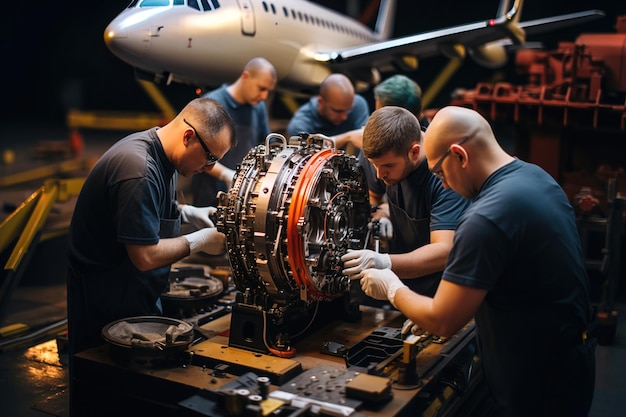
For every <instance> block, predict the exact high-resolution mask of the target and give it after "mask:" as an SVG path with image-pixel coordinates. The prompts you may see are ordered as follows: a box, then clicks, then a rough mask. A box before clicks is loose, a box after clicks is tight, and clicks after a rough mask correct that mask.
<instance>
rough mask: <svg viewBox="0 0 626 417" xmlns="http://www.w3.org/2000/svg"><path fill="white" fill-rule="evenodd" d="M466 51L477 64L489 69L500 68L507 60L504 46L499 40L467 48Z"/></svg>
mask: <svg viewBox="0 0 626 417" xmlns="http://www.w3.org/2000/svg"><path fill="white" fill-rule="evenodd" d="M468 52H469V56H471V57H472V59H473V60H474V61H475V62H476V63H477V64H479V65H482V66H484V67H485V68H489V69H496V68H502V67H504V66H505V65H506V63H507V61H508V54H507V51H506V48H505V47H504V46H503V45H502V44H500V43H499V42H491V43H486V44H484V45H481V46H478V47H476V48H468Z"/></svg>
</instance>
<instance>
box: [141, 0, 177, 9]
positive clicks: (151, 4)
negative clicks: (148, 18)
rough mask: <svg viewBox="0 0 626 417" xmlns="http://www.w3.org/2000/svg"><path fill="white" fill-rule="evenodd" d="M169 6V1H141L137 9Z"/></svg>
mask: <svg viewBox="0 0 626 417" xmlns="http://www.w3.org/2000/svg"><path fill="white" fill-rule="evenodd" d="M169 5H170V0H143V1H142V2H141V5H140V6H139V7H163V6H169Z"/></svg>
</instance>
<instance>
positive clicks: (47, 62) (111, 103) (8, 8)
mask: <svg viewBox="0 0 626 417" xmlns="http://www.w3.org/2000/svg"><path fill="white" fill-rule="evenodd" d="M372 1H374V0H372ZM316 2H317V3H320V4H323V5H324V6H327V7H329V8H332V9H336V10H339V11H342V12H344V13H346V14H353V15H355V16H356V17H358V16H360V14H361V13H362V12H363V11H364V10H365V9H366V7H367V6H368V5H369V3H370V1H350V0H347V1H333V0H320V1H316ZM498 3H499V2H498V0H492V1H473V2H469V1H465V2H459V1H457V0H438V1H435V2H426V1H420V2H414V1H406V0H403V1H400V2H399V5H398V9H397V13H396V24H395V36H403V35H408V34H412V33H418V32H423V31H428V30H433V29H437V28H441V27H446V26H452V25H458V24H463V23H470V22H475V21H480V20H484V19H487V18H491V17H494V16H495V13H496V10H497V8H498ZM128 4H129V1H128V0H109V1H106V2H85V1H76V0H67V1H55V2H49V1H45V0H37V1H34V2H9V3H7V4H6V5H5V6H4V7H5V10H4V12H3V13H2V14H1V15H0V51H1V54H2V55H1V56H2V61H3V64H2V65H1V68H2V73H0V74H1V80H2V92H1V93H0V97H1V99H0V106H1V108H0V109H1V112H0V121H5V122H7V121H10V122H16V121H17V122H20V121H24V122H26V123H35V122H38V121H42V122H52V123H60V124H63V123H64V122H65V117H66V113H67V110H68V109H69V108H76V109H80V110H85V111H89V110H116V111H125V110H128V111H154V110H157V109H156V108H155V105H154V104H153V103H152V102H151V101H150V99H149V97H148V96H147V95H146V94H145V92H144V91H143V90H142V89H141V88H140V86H139V85H138V84H137V82H136V81H135V80H134V75H133V69H132V68H131V67H130V66H128V65H127V64H125V63H124V62H122V61H120V60H119V59H118V58H116V57H115V56H113V55H112V54H111V53H110V52H109V51H108V49H107V48H106V46H105V44H104V41H103V33H104V29H105V27H106V25H107V24H108V22H109V21H110V20H112V19H113V18H114V17H115V16H116V15H117V14H118V13H119V12H120V11H122V10H123V9H124V8H125V7H126V6H127V5H128ZM588 9H600V10H603V11H604V12H605V13H606V17H605V18H603V19H601V20H598V21H595V22H592V23H587V24H585V25H580V26H577V27H573V28H569V29H566V30H560V31H558V32H553V33H549V34H547V35H544V36H542V38H541V39H532V38H529V39H528V40H541V41H543V42H544V44H545V46H546V49H553V48H554V47H556V45H557V43H558V42H559V41H573V40H575V39H576V37H577V36H578V35H579V34H580V33H583V32H585V33H588V32H599V33H603V32H605V33H614V31H615V30H614V25H615V18H616V16H618V15H621V14H626V1H624V0H618V1H615V0H602V1H600V0H597V1H591V0H587V1H583V0H575V1H569V2H560V1H559V2H557V1H545V0H526V1H525V4H524V7H523V11H522V20H529V19H536V18H540V17H546V16H552V15H557V14H563V13H571V12H576V11H582V10H588ZM372 24H373V22H372ZM445 63H446V60H445V59H444V58H431V59H427V60H423V61H421V62H420V68H419V69H418V70H416V71H413V72H411V73H409V74H407V75H409V76H411V77H412V78H414V79H415V80H416V81H418V82H419V83H420V84H421V85H422V87H423V88H427V87H428V85H429V82H430V81H432V80H433V79H434V77H435V76H436V75H437V72H438V71H440V70H441V69H442V68H443V66H444V65H445ZM513 75H514V74H513V71H512V69H511V68H510V66H508V67H505V68H504V69H502V70H498V71H493V70H486V69H484V68H480V67H478V66H477V65H475V64H474V63H473V62H471V60H470V59H467V60H466V62H465V63H464V64H463V67H462V68H461V69H460V70H459V71H458V72H457V73H456V75H455V76H454V77H453V78H452V79H451V80H450V82H449V83H448V84H447V85H446V88H445V89H444V91H442V93H441V94H440V95H439V96H438V97H437V100H436V102H435V103H433V104H432V105H433V106H439V105H445V104H446V103H447V101H448V99H449V93H450V92H451V91H452V90H453V89H454V88H456V87H465V88H473V87H474V86H475V85H476V83H477V82H479V81H486V80H490V79H493V78H494V77H498V78H499V79H502V78H507V77H512V76H513ZM161 91H162V92H163V93H164V94H165V95H166V97H167V98H168V99H169V100H170V101H171V103H172V104H173V105H174V106H175V107H177V108H180V107H182V105H184V104H185V103H186V101H188V100H189V99H191V98H193V97H194V96H195V86H184V85H178V84H176V85H170V86H161ZM27 127H28V126H25V128H27ZM3 141H4V139H3Z"/></svg>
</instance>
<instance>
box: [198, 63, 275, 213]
mask: <svg viewBox="0 0 626 417" xmlns="http://www.w3.org/2000/svg"><path fill="white" fill-rule="evenodd" d="M277 77H278V76H277V73H276V68H274V65H272V63H271V62H269V61H268V60H267V59H265V58H263V57H255V58H252V59H251V60H249V61H248V62H247V63H246V65H245V67H244V69H243V71H242V72H241V74H240V75H239V77H238V78H237V79H236V80H235V82H233V83H232V84H223V85H222V86H220V87H219V88H216V89H215V90H212V91H209V92H208V93H206V94H204V95H203V96H202V97H205V98H212V99H213V100H216V101H218V102H220V103H221V104H222V105H223V106H224V108H225V109H226V111H228V114H230V117H232V119H233V122H234V124H235V131H236V136H237V145H236V146H234V147H233V148H231V149H230V150H229V151H228V152H227V153H226V155H224V157H223V158H222V159H221V160H220V161H219V162H218V163H216V164H215V167H213V169H212V170H210V171H207V172H205V173H202V174H200V175H194V176H193V178H192V179H191V193H192V195H193V204H194V205H196V206H216V205H217V204H218V199H217V194H218V192H220V191H228V190H229V189H230V187H231V186H232V181H233V177H234V176H235V168H236V167H237V164H239V163H241V161H242V160H243V159H244V158H245V156H246V155H247V154H248V151H250V149H252V148H253V147H255V146H257V145H259V144H263V143H265V138H266V137H267V135H269V134H270V133H271V132H270V126H269V115H268V110H267V105H266V101H267V99H268V97H269V96H270V94H271V93H272V91H274V88H276V80H277Z"/></svg>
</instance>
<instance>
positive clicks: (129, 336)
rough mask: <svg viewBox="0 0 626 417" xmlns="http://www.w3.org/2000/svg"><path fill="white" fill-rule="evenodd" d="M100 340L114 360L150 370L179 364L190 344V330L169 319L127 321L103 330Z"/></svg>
mask: <svg viewBox="0 0 626 417" xmlns="http://www.w3.org/2000/svg"><path fill="white" fill-rule="evenodd" d="M102 337H103V338H104V340H105V341H107V342H108V343H109V344H110V345H111V355H112V357H113V358H114V359H116V360H118V361H120V362H124V363H128V362H132V363H134V364H137V365H143V366H146V367H151V366H155V365H160V364H165V363H171V362H172V361H180V360H181V359H182V358H183V357H184V356H185V355H184V354H185V351H186V350H187V348H188V347H189V345H190V344H191V342H192V341H193V326H192V325H191V324H189V323H186V322H184V321H182V320H177V319H173V318H169V317H161V316H137V317H127V318H124V319H120V320H116V321H114V322H112V323H109V324H107V325H106V326H104V328H103V329H102Z"/></svg>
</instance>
